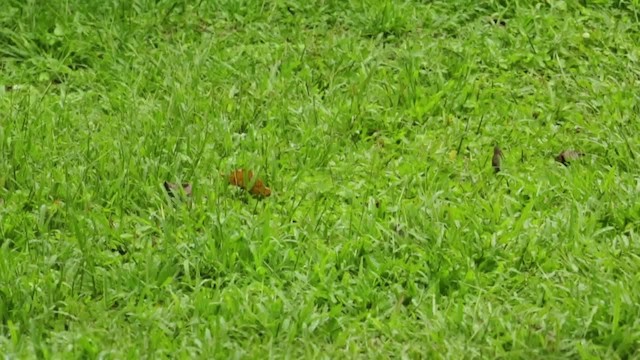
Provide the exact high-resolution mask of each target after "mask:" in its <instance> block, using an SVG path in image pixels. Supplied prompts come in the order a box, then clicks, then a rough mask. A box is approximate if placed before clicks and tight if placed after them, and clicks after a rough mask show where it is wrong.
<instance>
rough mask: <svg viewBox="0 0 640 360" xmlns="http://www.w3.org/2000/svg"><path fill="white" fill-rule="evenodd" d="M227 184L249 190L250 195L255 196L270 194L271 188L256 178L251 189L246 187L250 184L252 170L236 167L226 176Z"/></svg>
mask: <svg viewBox="0 0 640 360" xmlns="http://www.w3.org/2000/svg"><path fill="white" fill-rule="evenodd" d="M227 179H228V181H229V184H231V185H234V186H237V187H239V188H242V189H245V190H249V192H250V193H251V195H253V196H256V197H268V196H270V195H271V189H269V188H268V187H266V186H265V185H264V182H262V180H260V179H256V181H255V183H254V184H253V187H251V189H247V187H248V186H249V185H250V184H251V180H252V179H253V171H251V170H248V171H247V170H244V169H238V170H235V171H233V172H232V173H231V174H230V175H229V176H228V178H227Z"/></svg>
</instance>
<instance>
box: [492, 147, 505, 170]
mask: <svg viewBox="0 0 640 360" xmlns="http://www.w3.org/2000/svg"><path fill="white" fill-rule="evenodd" d="M502 157H503V155H502V150H500V148H499V147H497V146H495V147H494V148H493V158H492V159H491V166H493V171H494V172H496V173H498V172H500V170H501V167H500V166H501V162H502Z"/></svg>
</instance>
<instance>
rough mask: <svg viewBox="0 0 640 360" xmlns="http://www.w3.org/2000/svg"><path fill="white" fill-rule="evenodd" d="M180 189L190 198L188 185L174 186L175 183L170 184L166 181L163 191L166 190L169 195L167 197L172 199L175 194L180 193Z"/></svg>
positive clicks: (189, 186) (189, 185)
mask: <svg viewBox="0 0 640 360" xmlns="http://www.w3.org/2000/svg"><path fill="white" fill-rule="evenodd" d="M180 187H182V191H184V194H185V195H187V196H191V190H192V187H191V184H189V183H183V184H181V185H178V184H175V183H170V182H168V181H165V182H164V189H165V190H167V194H169V196H171V197H174V196H176V195H177V194H179V193H180Z"/></svg>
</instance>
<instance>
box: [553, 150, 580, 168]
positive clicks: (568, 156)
mask: <svg viewBox="0 0 640 360" xmlns="http://www.w3.org/2000/svg"><path fill="white" fill-rule="evenodd" d="M583 156H584V153H583V152H580V151H576V150H565V151H563V152H561V153H560V155H558V156H556V161H557V162H559V163H561V164H562V165H564V166H568V165H569V163H570V162H572V161H574V160H578V159H579V158H581V157H583Z"/></svg>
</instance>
